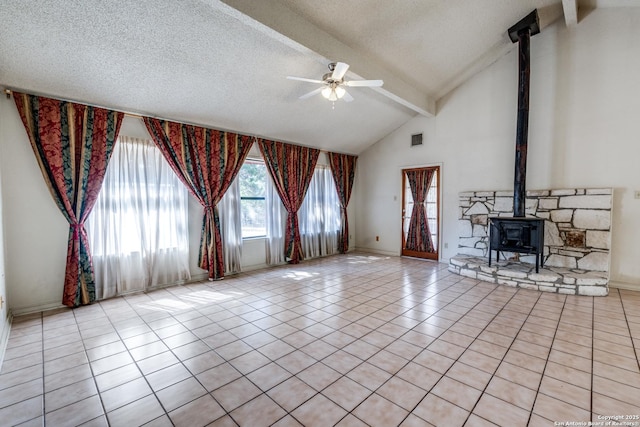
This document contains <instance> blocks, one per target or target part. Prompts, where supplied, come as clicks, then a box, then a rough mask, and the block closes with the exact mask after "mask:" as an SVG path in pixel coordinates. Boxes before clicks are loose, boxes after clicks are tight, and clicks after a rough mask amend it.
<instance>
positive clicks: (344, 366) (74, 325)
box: [0, 253, 640, 427]
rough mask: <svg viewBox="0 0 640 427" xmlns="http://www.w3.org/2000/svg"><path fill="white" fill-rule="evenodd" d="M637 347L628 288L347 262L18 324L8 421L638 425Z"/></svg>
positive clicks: (399, 263) (1, 376)
mask: <svg viewBox="0 0 640 427" xmlns="http://www.w3.org/2000/svg"><path fill="white" fill-rule="evenodd" d="M639 349H640V293H638V292H630V291H623V290H617V289H612V290H611V293H610V295H609V296H608V297H606V298H602V297H596V298H592V297H575V296H563V295H556V294H550V293H539V292H535V291H527V290H516V289H513V288H509V287H500V286H494V285H490V284H487V283H484V282H479V281H476V280H471V279H468V278H463V277H460V276H456V275H452V274H451V273H449V272H448V271H447V266H446V265H444V264H437V263H434V262H429V261H420V260H414V259H406V258H397V257H381V256H372V255H370V254H363V253H354V254H349V255H344V256H333V257H328V258H323V259H318V260H311V261H307V262H304V263H303V264H300V265H298V266H285V267H278V268H273V269H269V270H262V271H257V272H252V273H244V274H241V275H238V276H236V277H228V278H226V279H225V280H223V281H220V282H207V283H200V284H193V285H190V286H181V287H172V288H167V289H164V290H159V291H155V292H150V293H148V294H140V295H133V296H129V297H123V298H116V299H111V300H107V301H103V302H100V303H97V304H94V305H91V306H87V307H81V308H78V309H75V310H60V311H56V312H47V313H42V314H37V315H30V316H23V317H20V318H16V319H14V323H13V326H12V328H11V335H10V339H9V344H8V348H7V351H6V354H5V360H4V363H3V365H2V370H1V371H0V425H3V426H4V425H23V426H35V425H43V424H44V425H46V426H72V425H85V426H100V425H111V426H127V427H129V426H135V425H147V426H165V425H166V426H169V425H176V426H204V425H211V426H235V425H241V426H251V427H258V426H267V425H276V426H281V427H282V426H299V425H303V426H322V427H324V426H331V425H339V426H365V425H369V426H384V427H388V426H396V425H402V426H431V425H433V426H462V425H469V426H474V427H475V426H485V425H501V426H525V425H530V426H553V425H554V422H555V421H557V422H566V421H574V422H587V421H590V420H592V421H601V418H599V417H601V416H611V415H626V416H630V417H633V416H638V415H640V409H639V408H640V368H639V364H638V351H639ZM625 421H633V422H639V421H640V420H637V419H636V420H625Z"/></svg>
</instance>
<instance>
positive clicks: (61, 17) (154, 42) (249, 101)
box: [0, 0, 629, 154]
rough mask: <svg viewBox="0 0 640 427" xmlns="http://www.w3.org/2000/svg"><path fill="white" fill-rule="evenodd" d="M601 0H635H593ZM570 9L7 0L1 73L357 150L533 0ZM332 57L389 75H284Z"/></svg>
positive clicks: (1, 17) (555, 14) (453, 79)
mask: <svg viewBox="0 0 640 427" xmlns="http://www.w3.org/2000/svg"><path fill="white" fill-rule="evenodd" d="M618 1H619V3H617V2H618ZM601 3H605V4H604V6H612V5H614V6H615V5H618V4H619V5H629V0H586V1H585V5H587V6H589V7H601V6H602V4H601ZM581 5H582V4H581ZM563 7H564V11H565V15H566V16H567V23H568V24H571V21H570V16H571V12H573V13H574V14H575V12H576V10H577V6H576V0H446V1H443V0H352V1H344V0H322V1H320V2H319V1H317V0H259V1H256V0H181V1H175V0H136V1H134V0H109V1H104V0H83V1H81V2H80V1H72V0H29V1H26V0H3V1H2V7H1V8H0V22H2V25H0V85H2V86H3V87H7V88H11V89H16V90H23V91H26V92H30V93H36V94H43V95H48V96H52V97H59V98H64V99H71V100H76V101H80V102H85V103H88V104H93V105H99V106H105V107H110V108H114V109H118V110H122V111H126V112H133V113H139V114H143V115H150V116H155V117H160V118H166V119H171V120H176V121H183V122H187V123H195V124H202V125H207V126H211V127H216V128H219V129H227V130H233V131H237V132H241V133H245V134H250V135H258V136H263V137H267V138H271V139H278V140H281V141H287V142H294V143H298V144H303V145H309V146H314V147H318V148H321V149H326V150H331V151H340V152H346V153H353V154H358V153H360V152H362V151H363V150H364V149H366V148H367V147H369V146H370V145H372V144H373V143H375V142H377V141H378V140H380V139H381V138H383V137H384V136H386V135H387V134H389V133H390V132H391V131H393V130H394V129H396V128H398V127H400V126H401V125H402V124H404V123H405V122H407V121H408V120H410V119H411V118H412V117H414V116H415V115H416V114H423V115H433V114H435V113H436V109H435V105H436V101H437V100H438V99H439V98H440V97H442V96H443V95H445V94H446V93H448V92H449V91H451V90H452V89H453V88H455V87H456V86H457V85H459V84H460V83H462V82H463V81H464V80H466V79H467V78H469V77H470V76H471V75H473V74H474V73H476V72H477V71H479V70H480V69H482V68H484V67H485V66H487V65H488V64H490V63H491V62H493V61H495V60H496V59H498V58H499V57H500V56H501V55H504V54H505V53H506V52H507V51H508V50H509V49H511V48H512V47H513V45H512V44H511V43H510V41H509V40H508V37H507V35H506V30H507V29H508V28H509V27H510V26H511V25H513V24H515V23H516V22H517V21H518V20H519V19H521V18H522V17H524V16H525V15H527V14H528V13H529V12H531V11H532V10H533V9H535V8H537V9H538V13H539V15H540V19H541V26H543V27H544V26H546V25H548V24H549V23H551V22H552V21H554V20H555V19H557V18H559V17H561V16H562V14H563ZM567 12H568V13H567ZM333 61H342V62H347V63H349V64H351V68H350V71H349V73H348V74H347V79H350V80H355V79H380V78H381V79H383V80H384V81H385V84H384V86H383V87H382V88H380V89H370V88H351V89H349V92H350V93H351V94H352V95H353V97H354V98H355V101H354V102H352V103H345V102H343V101H338V102H336V103H335V105H333V106H332V103H331V102H329V101H327V100H325V99H323V98H322V97H321V96H320V95H318V96H315V97H312V98H310V99H306V100H299V99H298V97H299V96H300V95H302V94H304V93H307V92H309V91H310V90H312V89H314V88H315V86H314V85H313V84H312V83H305V82H299V81H291V80H287V79H285V77H286V76H287V75H293V76H301V77H309V78H314V79H319V78H321V76H322V75H323V74H324V73H325V72H327V71H328V70H327V64H328V63H329V62H333ZM514 72H515V71H514Z"/></svg>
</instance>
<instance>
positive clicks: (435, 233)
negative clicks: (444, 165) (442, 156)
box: [402, 166, 440, 260]
mask: <svg viewBox="0 0 640 427" xmlns="http://www.w3.org/2000/svg"><path fill="white" fill-rule="evenodd" d="M420 169H424V170H432V171H433V178H432V179H431V186H430V187H429V191H428V192H427V198H426V201H425V210H426V214H427V224H428V225H429V231H430V233H431V242H432V243H433V251H432V252H420V251H415V250H409V249H406V247H405V244H406V241H407V233H408V232H409V224H410V221H411V213H412V212H413V205H414V201H413V195H412V194H411V186H410V185H409V180H408V179H407V173H406V172H407V171H409V170H420ZM439 214H440V167H439V166H434V167H428V168H419V169H404V170H403V171H402V255H404V256H412V257H418V258H428V259H435V260H437V259H438V247H439V240H440V235H439V234H440V233H439V232H440V218H439Z"/></svg>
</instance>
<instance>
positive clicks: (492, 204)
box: [449, 188, 613, 295]
mask: <svg viewBox="0 0 640 427" xmlns="http://www.w3.org/2000/svg"><path fill="white" fill-rule="evenodd" d="M612 196H613V191H612V189H610V188H582V189H559V190H536V191H527V197H526V215H527V216H528V217H535V218H541V219H544V220H545V236H544V268H543V269H541V270H540V272H539V273H538V274H536V273H535V265H534V262H535V259H534V257H533V256H521V257H520V261H521V262H514V261H510V259H511V257H512V255H513V254H510V253H508V252H501V253H500V255H501V256H502V257H503V259H501V260H499V261H498V262H497V263H495V253H494V254H493V256H494V261H492V266H491V267H489V266H488V257H489V253H488V252H489V244H488V243H489V237H488V231H489V230H488V219H489V218H490V217H511V216H513V193H512V192H508V191H468V192H464V193H460V195H459V209H460V211H459V212H460V213H459V218H458V219H459V221H458V223H459V230H458V232H459V234H458V237H459V238H458V253H459V254H458V255H457V256H455V257H453V258H451V260H450V264H449V270H450V271H452V272H454V273H458V274H461V275H464V276H469V277H475V278H478V279H481V280H486V281H488V282H492V283H498V284H504V285H509V286H518V287H522V288H527V289H538V290H543V291H551V292H561V293H567V294H578V295H607V293H608V285H607V284H608V277H609V264H610V248H611V207H612V199H613V197H612Z"/></svg>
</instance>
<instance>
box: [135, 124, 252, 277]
mask: <svg viewBox="0 0 640 427" xmlns="http://www.w3.org/2000/svg"><path fill="white" fill-rule="evenodd" d="M144 123H145V125H146V126H147V130H148V131H149V133H150V134H151V137H152V139H153V141H154V142H155V143H156V145H157V146H158V148H159V149H160V151H161V152H162V154H163V155H164V157H165V158H166V159H167V161H168V162H169V165H171V168H172V169H173V170H174V171H175V173H176V174H177V175H178V177H179V178H180V180H181V181H182V182H183V183H184V184H185V185H186V186H187V188H188V189H189V191H190V192H191V194H193V195H194V196H195V197H196V198H197V199H198V201H199V202H200V204H201V205H202V207H204V218H203V222H202V234H201V237H200V254H199V265H200V267H201V268H203V269H205V270H208V272H209V279H220V278H222V277H224V253H223V251H222V236H221V234H220V218H219V216H218V208H217V205H218V202H220V199H222V196H224V193H225V192H226V191H227V188H229V186H230V185H231V182H232V181H233V179H234V178H235V177H236V175H237V174H238V172H239V171H240V167H241V166H242V163H243V162H244V160H245V158H246V157H247V155H248V154H249V150H250V149H251V145H252V144H253V141H252V139H251V137H249V136H245V135H238V134H235V133H231V132H223V131H219V130H214V129H207V128H202V127H198V126H192V125H185V124H182V123H175V122H169V121H164V120H159V119H152V118H149V117H145V118H144Z"/></svg>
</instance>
